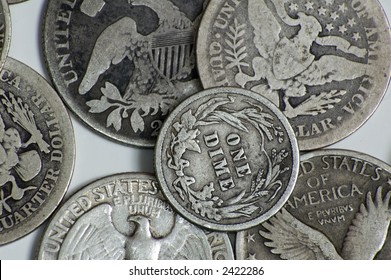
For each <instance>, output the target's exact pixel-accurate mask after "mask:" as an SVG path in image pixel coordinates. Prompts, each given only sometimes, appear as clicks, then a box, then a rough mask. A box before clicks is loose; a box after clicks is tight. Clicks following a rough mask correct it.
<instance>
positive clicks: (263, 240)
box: [236, 149, 391, 260]
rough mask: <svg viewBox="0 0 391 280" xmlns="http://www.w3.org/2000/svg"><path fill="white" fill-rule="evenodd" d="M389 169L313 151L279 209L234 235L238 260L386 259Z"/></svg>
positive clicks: (370, 160)
mask: <svg viewBox="0 0 391 280" xmlns="http://www.w3.org/2000/svg"><path fill="white" fill-rule="evenodd" d="M390 202H391V167H390V166H389V165H388V164H386V163H384V162H382V161H380V160H378V159H376V158H374V157H372V156H369V155H366V154H363V153H359V152H355V151H348V150H332V149H330V150H318V151H315V152H311V153H308V154H305V155H303V156H302V157H301V163H300V168H299V178H298V180H297V183H296V187H295V189H294V191H293V192H292V195H291V196H290V198H289V200H288V201H287V203H286V204H285V206H284V208H283V209H282V210H281V211H280V212H278V213H277V214H276V215H275V216H274V217H272V218H271V219H269V220H268V221H266V222H264V223H263V224H261V225H259V226H257V227H254V228H252V229H249V230H246V231H242V232H240V233H238V235H237V240H236V256H237V258H238V259H262V260H277V259H286V260H372V259H378V260H380V259H382V260H390V259H391V231H390V221H391V204H390Z"/></svg>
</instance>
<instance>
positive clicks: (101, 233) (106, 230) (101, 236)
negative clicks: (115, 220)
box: [59, 204, 125, 260]
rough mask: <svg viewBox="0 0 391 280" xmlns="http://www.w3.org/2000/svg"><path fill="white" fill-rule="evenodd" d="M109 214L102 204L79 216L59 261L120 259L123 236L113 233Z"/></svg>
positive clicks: (122, 250) (63, 247)
mask: <svg viewBox="0 0 391 280" xmlns="http://www.w3.org/2000/svg"><path fill="white" fill-rule="evenodd" d="M111 211H112V208H111V206H110V205H108V204H103V205H100V206H98V207H95V208H94V209H93V210H91V211H89V212H88V213H86V214H85V215H83V216H82V217H81V218H80V219H79V220H78V221H77V222H76V223H75V225H74V226H73V227H72V228H71V230H70V231H69V233H68V235H67V236H66V238H65V240H64V243H63V245H62V246H61V249H60V253H59V259H63V260H113V259H124V257H125V237H124V236H123V235H121V234H120V233H118V232H117V231H116V230H115V228H114V226H113V224H112V221H111Z"/></svg>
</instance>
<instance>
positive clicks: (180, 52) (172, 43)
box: [150, 30, 194, 80]
mask: <svg viewBox="0 0 391 280" xmlns="http://www.w3.org/2000/svg"><path fill="white" fill-rule="evenodd" d="M193 49H194V30H180V31H170V32H165V33H159V34H157V35H155V36H154V37H153V40H152V48H151V53H150V55H151V58H152V61H153V62H154V65H155V68H156V69H157V70H158V71H159V72H160V74H161V75H163V76H164V77H166V78H167V79H169V80H175V78H176V77H177V76H178V75H180V74H181V73H182V71H183V70H184V68H186V67H187V68H188V67H189V64H190V63H191V60H192V56H193V55H194V52H193Z"/></svg>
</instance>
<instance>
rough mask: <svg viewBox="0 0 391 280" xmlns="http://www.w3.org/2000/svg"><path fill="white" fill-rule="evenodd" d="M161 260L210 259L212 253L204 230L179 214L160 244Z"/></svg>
mask: <svg viewBox="0 0 391 280" xmlns="http://www.w3.org/2000/svg"><path fill="white" fill-rule="evenodd" d="M161 248H162V249H161V251H160V254H159V259H162V260H169V259H170V260H210V259H212V253H211V250H210V247H209V242H208V238H207V236H206V234H205V232H204V231H203V230H202V229H200V228H198V227H196V226H194V225H192V224H190V223H189V222H187V221H186V220H184V219H183V218H181V217H180V216H179V215H177V216H176V222H175V226H174V228H173V230H172V232H171V233H170V235H168V236H167V237H166V238H165V240H164V243H163V244H162V247H161Z"/></svg>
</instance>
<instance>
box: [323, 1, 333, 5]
mask: <svg viewBox="0 0 391 280" xmlns="http://www.w3.org/2000/svg"><path fill="white" fill-rule="evenodd" d="M325 2H326V4H328V5H330V6H331V5H333V4H334V0H325Z"/></svg>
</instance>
